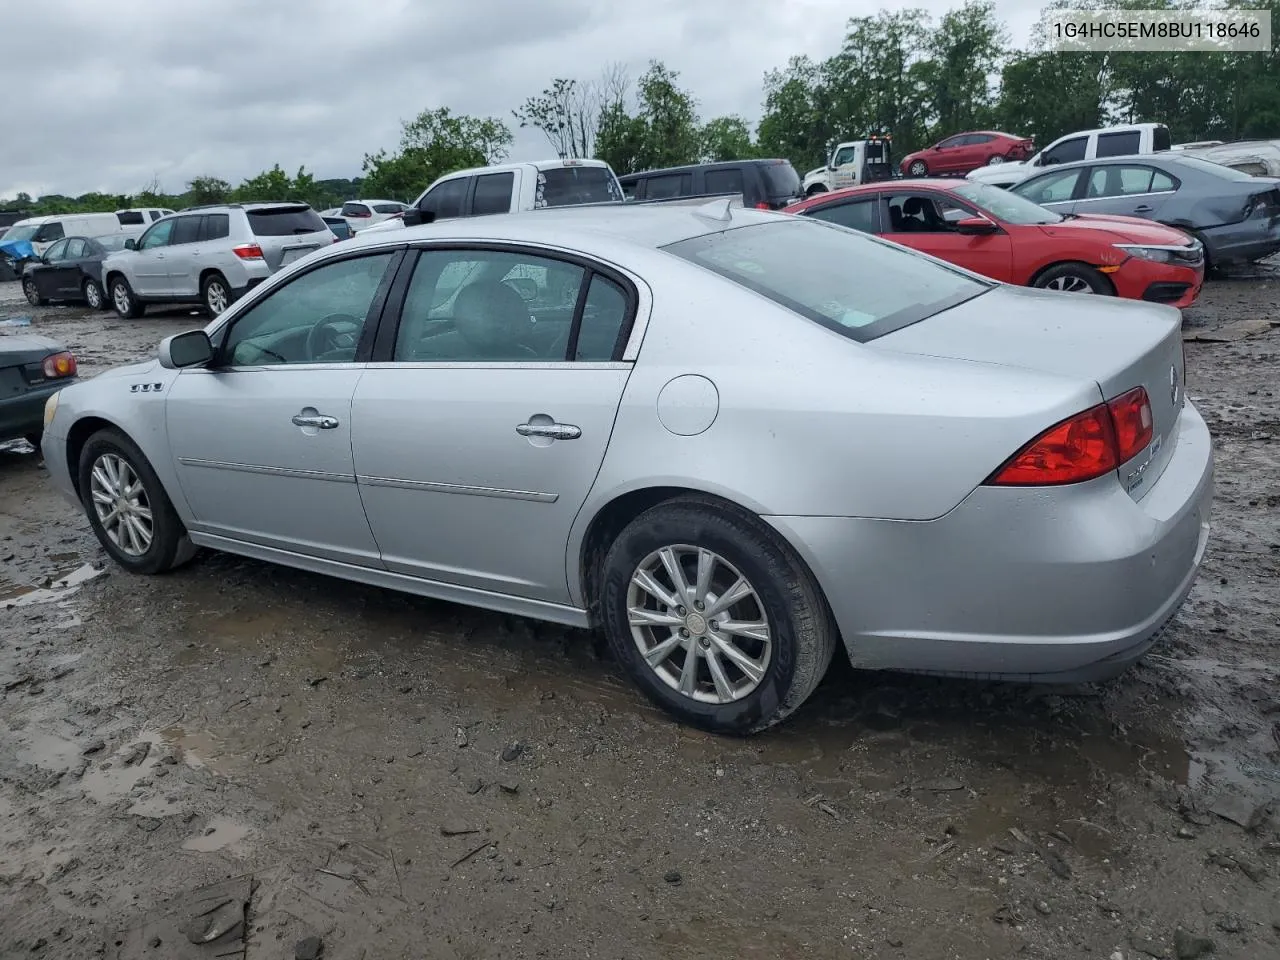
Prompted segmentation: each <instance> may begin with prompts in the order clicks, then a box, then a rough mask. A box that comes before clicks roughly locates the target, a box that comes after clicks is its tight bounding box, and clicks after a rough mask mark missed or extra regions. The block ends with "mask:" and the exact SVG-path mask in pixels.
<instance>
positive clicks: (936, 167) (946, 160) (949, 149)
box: [925, 134, 968, 173]
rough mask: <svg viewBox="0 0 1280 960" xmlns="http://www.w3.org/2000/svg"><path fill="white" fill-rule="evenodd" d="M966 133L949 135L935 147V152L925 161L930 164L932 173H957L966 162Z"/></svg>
mask: <svg viewBox="0 0 1280 960" xmlns="http://www.w3.org/2000/svg"><path fill="white" fill-rule="evenodd" d="M967 140H968V136H967V135H966V134H960V135H958V136H954V137H947V139H945V140H942V141H940V142H939V143H938V145H937V146H935V147H934V149H933V154H932V156H930V157H929V158H928V160H926V161H925V162H926V163H928V164H929V172H930V173H955V172H956V171H957V170H959V169H960V168H961V167H962V166H964V163H965V143H966V142H967Z"/></svg>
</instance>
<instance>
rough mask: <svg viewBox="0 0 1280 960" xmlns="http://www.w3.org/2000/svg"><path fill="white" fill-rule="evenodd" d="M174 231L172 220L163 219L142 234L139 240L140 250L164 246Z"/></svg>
mask: <svg viewBox="0 0 1280 960" xmlns="http://www.w3.org/2000/svg"><path fill="white" fill-rule="evenodd" d="M172 232H173V221H172V220H161V221H160V222H159V223H157V224H156V225H155V226H154V227H152V228H151V229H150V230H148V231H147V232H146V233H144V234H143V235H142V239H141V240H139V241H138V249H139V250H154V249H155V248H156V247H164V246H167V245H168V243H169V235H170V234H171V233H172Z"/></svg>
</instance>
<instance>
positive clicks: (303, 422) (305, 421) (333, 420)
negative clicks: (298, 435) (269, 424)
mask: <svg viewBox="0 0 1280 960" xmlns="http://www.w3.org/2000/svg"><path fill="white" fill-rule="evenodd" d="M293 425H294V426H295V427H319V428H320V429H321V430H333V429H334V428H336V427H337V426H338V418H337V417H326V416H325V415H324V414H317V415H316V416H314V417H304V416H303V415H302V414H300V413H299V414H296V415H295V416H294V418H293Z"/></svg>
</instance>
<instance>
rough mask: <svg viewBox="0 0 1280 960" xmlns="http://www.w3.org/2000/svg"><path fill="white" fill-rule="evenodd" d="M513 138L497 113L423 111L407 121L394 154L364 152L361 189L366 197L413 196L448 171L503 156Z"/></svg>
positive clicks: (401, 198)
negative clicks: (484, 114) (363, 173)
mask: <svg viewBox="0 0 1280 960" xmlns="http://www.w3.org/2000/svg"><path fill="white" fill-rule="evenodd" d="M511 140H512V136H511V131H510V130H509V129H508V128H507V125H506V124H504V123H503V122H502V121H501V120H498V119H497V118H496V117H471V116H466V115H461V116H455V115H454V114H453V113H452V112H451V111H450V110H449V108H448V107H440V108H438V109H435V110H424V111H422V113H420V114H418V116H417V117H415V118H414V119H413V120H410V121H409V122H407V123H405V124H404V125H403V129H402V132H401V136H400V149H399V150H398V151H397V152H396V153H394V154H388V153H387V152H386V151H385V150H379V151H378V152H377V153H376V154H366V155H365V158H364V172H365V177H364V182H363V183H362V184H361V188H362V191H363V192H364V193H365V194H366V195H367V196H371V197H385V198H386V199H388V200H403V201H409V200H412V199H413V198H414V197H416V196H417V195H418V194H419V193H421V192H422V190H423V189H425V188H426V187H427V186H428V185H429V184H430V183H431V182H432V181H434V180H436V179H437V178H438V177H441V176H443V175H444V174H446V173H450V172H452V171H454V170H462V169H465V168H467V167H480V166H485V165H486V164H490V163H497V162H499V161H501V160H503V159H504V158H505V157H506V155H507V149H508V148H509V147H510V146H511Z"/></svg>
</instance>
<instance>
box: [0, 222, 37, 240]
mask: <svg viewBox="0 0 1280 960" xmlns="http://www.w3.org/2000/svg"><path fill="white" fill-rule="evenodd" d="M39 229H40V224H38V223H31V224H27V226H25V227H10V228H9V231H8V232H7V233H6V234H5V235H4V237H3V238H0V239H3V240H5V241H6V242H9V241H12V240H30V239H31V238H32V237H34V236H35V235H36V232H37V231H38V230H39Z"/></svg>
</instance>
